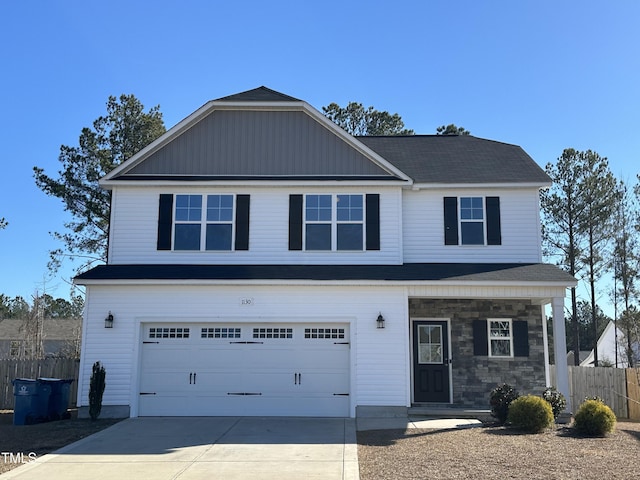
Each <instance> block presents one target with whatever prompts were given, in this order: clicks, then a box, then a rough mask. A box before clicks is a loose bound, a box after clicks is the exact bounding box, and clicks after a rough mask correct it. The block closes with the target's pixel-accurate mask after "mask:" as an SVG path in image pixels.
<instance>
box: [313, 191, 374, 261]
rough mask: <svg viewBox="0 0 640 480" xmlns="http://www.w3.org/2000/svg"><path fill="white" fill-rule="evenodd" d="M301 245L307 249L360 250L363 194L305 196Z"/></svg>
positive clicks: (362, 231)
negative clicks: (302, 242) (302, 240)
mask: <svg viewBox="0 0 640 480" xmlns="http://www.w3.org/2000/svg"><path fill="white" fill-rule="evenodd" d="M304 198H305V206H304V224H305V226H304V237H305V239H304V245H305V250H307V251H318V250H322V251H341V250H342V251H345V250H350V251H362V250H363V249H364V230H365V227H364V225H365V223H364V218H365V215H364V195H362V194H339V195H326V194H323V195H318V194H308V195H305V197H304Z"/></svg>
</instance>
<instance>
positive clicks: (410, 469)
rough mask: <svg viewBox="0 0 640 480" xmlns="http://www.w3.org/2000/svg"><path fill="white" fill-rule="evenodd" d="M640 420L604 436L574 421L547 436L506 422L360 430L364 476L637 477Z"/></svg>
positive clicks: (622, 424)
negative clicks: (586, 433) (583, 430)
mask: <svg viewBox="0 0 640 480" xmlns="http://www.w3.org/2000/svg"><path fill="white" fill-rule="evenodd" d="M639 454H640V423H635V422H618V424H617V425H616V429H615V431H614V432H613V433H612V434H611V435H609V436H608V437H604V438H583V437H580V436H578V435H576V434H575V432H574V431H573V430H572V429H571V428H568V427H557V428H556V429H555V430H553V431H549V432H546V433H542V434H539V435H528V434H522V433H518V432H517V431H515V430H512V429H508V428H505V427H498V426H484V427H476V428H468V429H463V430H446V431H438V430H407V431H402V430H376V431H370V432H358V463H359V464H360V479H361V480H374V479H375V480H386V479H389V480H391V479H394V480H395V479H411V480H414V479H420V478H438V479H440V478H442V479H468V478H469V479H506V478H517V479H520V478H527V479H545V480H548V479H554V480H560V479H571V480H575V479H580V480H585V479H597V480H602V479H607V480H610V479H630V478H638V477H639V476H640V462H639V461H638V458H639Z"/></svg>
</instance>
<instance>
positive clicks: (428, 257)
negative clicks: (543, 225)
mask: <svg viewBox="0 0 640 480" xmlns="http://www.w3.org/2000/svg"><path fill="white" fill-rule="evenodd" d="M445 197H449V198H450V197H456V198H458V199H459V198H461V197H482V198H483V199H485V198H487V197H489V198H491V197H493V198H494V199H495V198H498V199H499V224H500V240H499V244H498V245H446V244H445V227H444V223H445V219H444V199H445ZM402 210H403V220H402V225H403V235H402V238H403V252H404V262H405V263H423V262H427V263H428V262H456V263H457V262H469V263H483V262H486V263H507V262H523V263H538V262H541V261H542V252H541V232H540V206H539V190H538V188H536V187H519V188H485V189H482V188H473V187H472V186H470V187H469V188H459V187H458V188H451V189H446V188H442V189H423V190H418V191H413V190H411V191H410V190H405V191H404V192H403V201H402Z"/></svg>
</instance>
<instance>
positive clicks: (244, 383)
mask: <svg viewBox="0 0 640 480" xmlns="http://www.w3.org/2000/svg"><path fill="white" fill-rule="evenodd" d="M101 185H102V186H103V187H104V188H106V189H109V190H110V191H111V192H112V210H111V228H110V234H109V251H108V262H107V264H106V265H102V266H98V267H96V268H94V269H92V270H90V271H88V272H86V273H84V274H82V275H80V276H78V277H77V278H76V282H77V283H78V284H82V285H86V303H85V305H86V310H85V311H86V313H85V318H84V328H83V340H82V360H81V366H80V368H81V370H80V371H81V373H80V379H79V396H78V405H79V406H84V407H86V405H87V404H88V400H87V397H88V389H89V379H90V375H91V367H92V364H93V363H94V362H95V361H98V360H99V361H101V362H102V363H103V364H104V366H105V368H106V372H107V388H106V391H105V394H104V403H103V405H104V406H103V412H104V414H105V415H122V416H129V415H131V416H153V415H196V416H198V415H294V416H355V415H367V414H370V413H371V412H377V413H380V412H385V413H389V414H403V413H405V414H406V411H407V408H408V407H410V406H412V405H420V404H438V405H440V406H443V405H444V406H452V407H454V406H455V407H464V408H488V395H489V392H490V390H491V389H492V388H493V387H495V386H496V385H497V384H498V383H501V382H509V383H511V384H513V385H515V386H516V387H517V388H518V389H519V390H520V391H523V392H537V393H539V392H541V391H542V389H544V387H545V386H546V385H547V384H549V380H548V378H549V377H548V365H547V361H546V358H547V332H546V322H545V321H544V318H545V313H544V307H545V305H548V304H552V306H553V316H554V324H555V327H554V329H555V330H556V332H555V333H556V335H555V336H554V337H555V341H554V342H555V351H556V352H563V353H562V354H561V357H560V358H562V359H564V352H566V348H565V341H564V319H563V304H564V297H565V291H566V288H567V287H569V286H571V285H573V284H574V282H575V281H574V279H573V278H572V277H571V276H569V275H568V274H566V273H564V272H562V271H560V270H559V269H558V268H556V267H554V266H552V265H545V264H543V263H541V261H542V258H541V248H540V219H539V203H538V198H539V189H540V188H543V187H546V186H548V185H550V179H549V178H548V177H547V175H546V174H545V173H544V172H543V171H542V170H541V169H540V168H539V167H538V165H536V163H535V162H534V161H533V160H532V159H531V158H530V157H529V156H528V155H527V154H526V153H525V152H524V151H523V150H522V149H521V148H520V147H518V146H515V145H508V144H504V143H500V142H495V141H490V140H484V139H480V138H475V137H472V136H431V135H427V136H422V135H416V136H403V137H353V136H351V135H349V134H347V133H346V132H344V131H343V130H342V129H340V128H338V127H337V126H336V125H334V124H333V123H332V122H330V121H329V120H328V119H327V118H325V117H324V116H323V115H322V114H321V113H320V112H319V111H317V110H316V109H314V108H313V107H311V106H310V105H309V104H307V103H306V102H304V101H301V100H298V99H296V98H292V97H290V96H287V95H284V94H281V93H278V92H275V91H273V90H269V89H267V88H264V87H260V88H257V89H254V90H251V91H247V92H243V93H239V94H236V95H231V96H228V97H224V98H220V99H218V100H214V101H211V102H209V103H207V104H205V105H204V106H203V107H201V108H200V109H198V110H197V111H196V112H194V113H193V114H192V115H190V116H189V117H187V118H186V119H184V120H183V121H181V122H180V123H179V124H177V125H176V126H175V127H173V128H172V129H170V130H169V131H168V132H167V133H166V134H165V135H163V136H162V137H160V138H159V139H158V140H156V141H155V142H153V143H152V144H151V145H149V146H148V147H146V148H145V149H143V150H142V151H140V152H139V153H138V154H136V155H135V156H134V157H132V158H131V159H129V160H128V161H127V162H125V163H123V164H122V165H120V166H119V167H118V168H116V169H115V170H114V171H112V172H111V173H109V174H108V175H106V176H105V177H104V178H103V179H102V180H101ZM105 327H108V328H105ZM557 333H560V334H559V335H558V334H557ZM560 363H562V364H564V370H563V369H562V367H560V370H559V372H558V378H559V384H560V385H559V387H560V389H561V391H565V393H567V394H568V383H567V376H566V362H557V361H556V364H560ZM567 397H568V395H567Z"/></svg>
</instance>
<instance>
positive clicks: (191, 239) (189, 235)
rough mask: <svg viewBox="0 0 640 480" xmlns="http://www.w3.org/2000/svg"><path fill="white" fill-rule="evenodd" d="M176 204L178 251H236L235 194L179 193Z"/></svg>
mask: <svg viewBox="0 0 640 480" xmlns="http://www.w3.org/2000/svg"><path fill="white" fill-rule="evenodd" d="M175 205H176V206H175V222H174V241H173V245H174V250H180V251H183V250H189V251H231V250H233V238H234V233H235V232H234V221H233V219H234V216H233V212H234V209H235V195H232V194H224V195H222V194H215V195H183V194H179V195H176V196H175ZM203 212H204V214H203Z"/></svg>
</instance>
